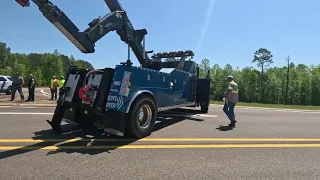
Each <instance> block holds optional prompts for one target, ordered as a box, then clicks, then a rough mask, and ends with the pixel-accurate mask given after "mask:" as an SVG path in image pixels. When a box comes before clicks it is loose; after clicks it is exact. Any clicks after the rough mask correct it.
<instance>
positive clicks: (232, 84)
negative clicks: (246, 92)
mask: <svg viewBox="0 0 320 180" xmlns="http://www.w3.org/2000/svg"><path fill="white" fill-rule="evenodd" d="M228 90H231V91H232V94H238V92H239V89H238V84H237V83H235V82H234V81H231V82H229V87H228Z"/></svg>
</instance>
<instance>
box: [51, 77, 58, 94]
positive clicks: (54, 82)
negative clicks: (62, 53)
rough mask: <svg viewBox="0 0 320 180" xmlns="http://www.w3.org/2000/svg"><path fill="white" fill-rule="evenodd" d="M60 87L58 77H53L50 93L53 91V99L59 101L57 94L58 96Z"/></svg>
mask: <svg viewBox="0 0 320 180" xmlns="http://www.w3.org/2000/svg"><path fill="white" fill-rule="evenodd" d="M58 87H59V80H58V79H57V77H56V76H52V78H51V81H50V91H51V99H50V100H53V98H54V99H55V100H57V94H58Z"/></svg>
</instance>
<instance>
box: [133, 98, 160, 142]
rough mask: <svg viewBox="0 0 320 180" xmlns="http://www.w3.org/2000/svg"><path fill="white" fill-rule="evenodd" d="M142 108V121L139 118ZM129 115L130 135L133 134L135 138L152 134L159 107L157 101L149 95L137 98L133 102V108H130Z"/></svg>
mask: <svg viewBox="0 0 320 180" xmlns="http://www.w3.org/2000/svg"><path fill="white" fill-rule="evenodd" d="M140 110H143V117H142V118H143V119H142V122H140V120H139V112H140ZM148 111H149V112H148ZM150 112H151V113H150ZM141 115H142V114H141ZM144 115H146V116H144ZM148 115H149V117H148ZM127 117H128V119H127V120H128V121H127V122H128V124H127V125H128V126H127V131H128V133H129V136H133V137H135V138H143V137H145V136H148V135H150V134H151V132H152V131H153V128H154V125H155V122H156V118H157V109H156V105H155V102H154V101H153V99H152V98H150V97H149V96H142V97H140V98H139V99H137V100H135V102H134V104H132V108H131V109H130V111H129V114H128V116H127ZM140 118H141V117H140Z"/></svg>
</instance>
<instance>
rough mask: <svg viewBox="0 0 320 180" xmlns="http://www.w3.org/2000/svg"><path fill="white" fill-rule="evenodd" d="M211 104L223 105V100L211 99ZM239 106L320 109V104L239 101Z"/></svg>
mask: <svg viewBox="0 0 320 180" xmlns="http://www.w3.org/2000/svg"><path fill="white" fill-rule="evenodd" d="M211 104H219V105H223V104H224V103H223V102H222V101H211ZM237 106H247V107H263V108H281V109H300V110H320V106H303V105H282V104H261V103H245V102H238V103H237Z"/></svg>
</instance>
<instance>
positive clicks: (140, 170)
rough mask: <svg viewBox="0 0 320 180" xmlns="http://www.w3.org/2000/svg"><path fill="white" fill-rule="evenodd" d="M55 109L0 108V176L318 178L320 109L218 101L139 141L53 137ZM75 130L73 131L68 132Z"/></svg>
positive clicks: (166, 119)
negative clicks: (232, 112) (229, 112)
mask: <svg viewBox="0 0 320 180" xmlns="http://www.w3.org/2000/svg"><path fill="white" fill-rule="evenodd" d="M52 112H53V108H7V107H2V108H0V120H1V126H0V159H1V163H0V179H32V180H34V179H88V178H91V179H108V180H109V179H139V180H140V179H210V180H211V179H318V177H320V176H319V175H320V173H319V172H320V171H319V170H320V166H319V165H320V158H319V157H320V156H319V154H320V136H319V134H320V133H319V129H318V127H319V125H320V119H319V115H320V112H319V111H297V110H274V109H256V108H236V117H237V120H238V123H237V125H236V127H235V128H229V127H227V124H228V123H229V122H228V120H227V118H226V116H225V115H224V114H223V112H222V107H221V106H212V107H211V108H210V112H209V113H208V114H205V115H203V114H198V112H197V111H190V110H189V111H183V112H182V111H180V112H168V113H162V114H161V115H160V118H159V119H158V120H159V121H158V122H157V124H156V126H155V131H154V132H153V133H152V134H151V135H150V136H148V137H146V138H144V139H140V140H132V139H121V140H115V139H111V138H109V137H107V136H100V137H97V138H96V139H91V138H90V137H83V134H82V132H81V131H79V130H77V129H76V128H75V127H73V126H69V125H64V126H63V129H64V131H65V132H68V131H69V134H64V135H62V136H61V137H60V136H54V135H53V134H52V132H51V130H49V125H48V124H47V123H46V122H45V120H46V119H51V117H52ZM70 130H73V132H70Z"/></svg>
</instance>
